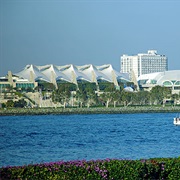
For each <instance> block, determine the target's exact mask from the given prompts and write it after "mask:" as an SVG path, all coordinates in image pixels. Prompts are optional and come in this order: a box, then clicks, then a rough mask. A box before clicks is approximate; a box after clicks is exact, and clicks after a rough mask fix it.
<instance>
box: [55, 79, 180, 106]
mask: <svg viewBox="0 0 180 180" xmlns="http://www.w3.org/2000/svg"><path fill="white" fill-rule="evenodd" d="M78 87H79V88H78V89H77V90H72V87H71V85H70V84H64V85H61V86H60V87H59V88H58V89H57V90H55V91H53V94H52V100H53V102H60V103H61V104H63V105H64V107H65V106H67V105H68V106H79V107H82V106H87V107H89V106H106V107H109V106H114V107H116V106H117V105H119V106H120V105H121V106H122V105H123V106H128V105H165V103H167V102H168V103H171V104H172V103H173V104H176V102H177V100H178V99H179V98H180V95H179V94H171V89H169V88H168V87H161V86H155V87H153V88H152V90H151V91H133V92H130V91H126V90H125V89H124V86H120V90H117V89H116V88H115V87H114V85H113V84H110V83H109V84H108V85H107V84H106V87H105V88H104V91H97V88H95V87H96V86H94V85H92V84H81V85H80V86H78Z"/></svg>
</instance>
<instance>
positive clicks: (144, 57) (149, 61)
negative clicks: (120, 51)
mask: <svg viewBox="0 0 180 180" xmlns="http://www.w3.org/2000/svg"><path fill="white" fill-rule="evenodd" d="M120 61H121V70H120V71H121V72H122V73H129V74H130V77H132V74H134V75H135V77H136V78H138V77H139V76H140V75H142V74H149V73H154V72H163V71H167V70H168V59H167V57H166V56H165V55H159V54H157V51H156V50H148V53H140V54H137V55H133V56H128V55H126V54H124V55H122V56H121V59H120Z"/></svg>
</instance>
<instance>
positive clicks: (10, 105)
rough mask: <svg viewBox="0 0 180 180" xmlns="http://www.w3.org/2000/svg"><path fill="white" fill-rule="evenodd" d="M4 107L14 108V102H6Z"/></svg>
mask: <svg viewBox="0 0 180 180" xmlns="http://www.w3.org/2000/svg"><path fill="white" fill-rule="evenodd" d="M6 107H14V101H13V100H8V101H7V102H6Z"/></svg>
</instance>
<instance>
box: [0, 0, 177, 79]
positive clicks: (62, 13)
mask: <svg viewBox="0 0 180 180" xmlns="http://www.w3.org/2000/svg"><path fill="white" fill-rule="evenodd" d="M148 49H156V50H157V51H158V53H159V54H165V55H166V56H167V57H168V64H169V70H175V69H179V70H180V58H179V57H180V0H119V1H117V0H116V1H115V0H114V1H110V0H106V1H105V0H88V1H85V0H0V76H4V75H6V74H7V72H8V70H11V71H12V72H13V73H16V72H19V71H20V70H22V69H23V68H24V66H25V65H27V64H35V65H46V64H55V65H65V64H75V65H84V64H94V65H103V64H112V65H113V67H114V68H115V69H116V70H118V71H119V70H120V56H121V55H122V54H129V55H132V54H137V53H145V52H147V50H148Z"/></svg>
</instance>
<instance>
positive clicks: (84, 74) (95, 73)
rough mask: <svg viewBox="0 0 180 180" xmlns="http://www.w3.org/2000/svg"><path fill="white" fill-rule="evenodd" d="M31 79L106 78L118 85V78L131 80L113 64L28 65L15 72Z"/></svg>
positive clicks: (72, 80)
mask: <svg viewBox="0 0 180 180" xmlns="http://www.w3.org/2000/svg"><path fill="white" fill-rule="evenodd" d="M14 75H16V76H19V77H21V78H24V79H28V80H29V81H38V80H43V81H46V82H51V83H56V82H57V81H59V80H60V81H61V80H62V81H67V82H71V83H74V84H77V81H79V80H83V81H87V82H95V83H97V81H98V80H104V81H108V82H112V83H114V84H115V85H117V80H119V79H123V80H126V81H128V82H129V81H130V80H129V78H128V77H127V76H126V74H123V73H119V72H117V71H116V70H115V69H114V68H113V67H112V65H111V64H108V65H102V66H94V65H92V64H89V65H83V66H75V65H73V64H70V65H64V66H57V65H53V64H49V65H44V66H36V65H27V66H26V67H25V68H24V69H23V70H22V71H20V72H18V73H15V74H14Z"/></svg>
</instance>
